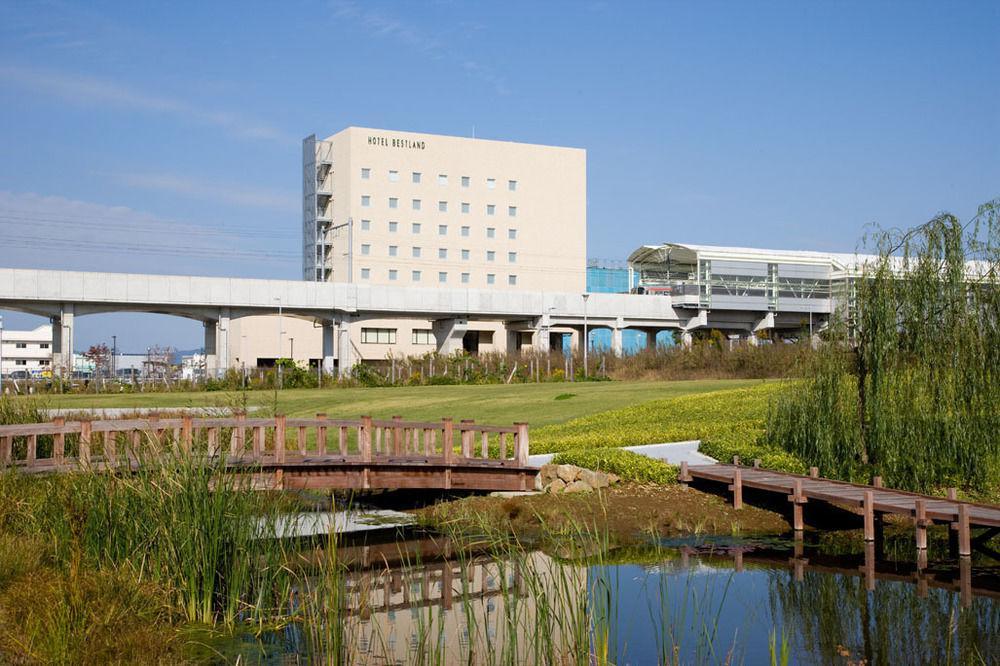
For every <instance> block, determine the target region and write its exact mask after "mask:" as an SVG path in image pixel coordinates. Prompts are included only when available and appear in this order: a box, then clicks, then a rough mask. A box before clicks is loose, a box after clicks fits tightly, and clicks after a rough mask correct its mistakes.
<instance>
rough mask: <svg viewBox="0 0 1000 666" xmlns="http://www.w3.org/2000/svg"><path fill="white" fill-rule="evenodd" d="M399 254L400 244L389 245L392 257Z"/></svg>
mask: <svg viewBox="0 0 1000 666" xmlns="http://www.w3.org/2000/svg"><path fill="white" fill-rule="evenodd" d="M397 254H399V246H398V245H390V246H389V256H390V257H395V256H396V255H397Z"/></svg>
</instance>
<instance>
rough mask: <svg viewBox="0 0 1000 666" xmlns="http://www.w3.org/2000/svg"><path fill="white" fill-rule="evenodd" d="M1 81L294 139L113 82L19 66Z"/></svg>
mask: <svg viewBox="0 0 1000 666" xmlns="http://www.w3.org/2000/svg"><path fill="white" fill-rule="evenodd" d="M0 80H3V81H6V82H8V83H11V84H13V85H17V86H20V87H21V88H25V89H28V90H32V91H34V92H37V93H42V94H46V95H52V96H54V97H58V98H60V99H64V100H66V101H69V102H73V103H75V104H90V105H95V106H114V107H118V108H122V109H130V110H135V111H146V112H150V113H160V114H164V115H170V116H174V117H176V118H179V119H181V120H184V121H186V122H193V123H198V124H202V125H210V126H214V127H218V128H220V129H223V130H225V131H227V132H229V133H231V134H233V135H236V136H239V137H243V138H249V139H263V140H270V141H278V142H281V143H288V142H290V141H293V140H294V139H293V138H292V137H291V136H290V135H288V134H286V133H285V132H282V131H281V130H279V129H276V128H274V127H271V126H269V125H266V124H264V123H261V122H258V121H256V120H253V119H251V118H247V117H244V116H242V115H240V114H236V113H232V112H229V111H217V110H211V109H203V108H200V107H198V106H196V105H194V104H190V103H188V102H185V101H183V100H179V99H174V98H171V97H163V96H159V95H153V94H149V93H146V92H142V91H139V90H135V89H133V88H129V87H126V86H123V85H120V84H117V83H114V82H112V81H106V80H103V79H97V78H93V77H89V76H83V75H75V74H65V73H62V72H56V71H53V70H47V69H39V68H35V67H23V66H20V65H0Z"/></svg>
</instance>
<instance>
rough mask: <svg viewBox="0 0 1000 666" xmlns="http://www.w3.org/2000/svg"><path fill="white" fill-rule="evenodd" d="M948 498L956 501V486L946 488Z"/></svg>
mask: <svg viewBox="0 0 1000 666" xmlns="http://www.w3.org/2000/svg"><path fill="white" fill-rule="evenodd" d="M948 499H950V500H951V501H952V502H957V501H958V488H949V489H948Z"/></svg>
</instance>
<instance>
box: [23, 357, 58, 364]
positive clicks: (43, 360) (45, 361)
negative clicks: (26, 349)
mask: <svg viewBox="0 0 1000 666" xmlns="http://www.w3.org/2000/svg"><path fill="white" fill-rule="evenodd" d="M35 363H38V365H49V364H50V363H51V361H49V360H48V359H39V360H37V361H35ZM14 365H28V361H27V360H25V359H23V358H18V359H14Z"/></svg>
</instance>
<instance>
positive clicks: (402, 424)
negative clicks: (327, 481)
mask: <svg viewBox="0 0 1000 666" xmlns="http://www.w3.org/2000/svg"><path fill="white" fill-rule="evenodd" d="M168 450H169V451H171V452H172V453H173V454H177V453H183V454H185V455H189V456H196V457H202V458H205V459H215V460H223V461H224V462H226V463H227V464H230V465H246V464H260V465H265V466H270V465H286V464H288V465H299V464H302V465H305V464H315V465H322V464H337V463H361V464H367V463H400V464H402V463H407V464H421V463H423V464H428V465H444V466H455V465H496V466H513V467H525V466H527V464H528V450H529V440H528V425H527V424H526V423H515V424H514V425H511V426H492V425H480V424H476V423H475V422H474V421H459V422H457V423H456V422H454V421H453V420H452V419H449V418H445V419H442V420H441V421H436V422H435V421H427V422H425V421H406V420H403V418H402V417H400V416H394V417H392V418H391V419H373V418H372V417H370V416H362V417H361V418H360V419H356V420H345V419H329V418H327V416H326V415H325V414H317V415H316V416H315V417H314V418H288V417H287V416H284V415H277V416H274V417H270V418H254V417H247V415H246V414H237V415H235V416H231V417H206V418H193V417H191V416H182V417H178V418H160V417H159V416H158V415H156V414H151V415H149V416H148V417H146V418H138V419H109V420H94V421H66V420H65V419H63V418H55V419H53V420H52V421H51V422H49V423H27V424H16V425H0V467H16V468H21V469H24V470H25V471H32V472H45V471H61V470H71V469H79V468H94V469H105V468H109V467H118V466H122V465H130V466H132V467H135V466H137V465H139V464H141V463H142V462H143V461H145V460H148V459H149V458H150V457H151V456H153V457H155V456H159V455H163V454H164V453H166V452H167V451H168Z"/></svg>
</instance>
